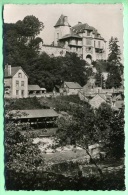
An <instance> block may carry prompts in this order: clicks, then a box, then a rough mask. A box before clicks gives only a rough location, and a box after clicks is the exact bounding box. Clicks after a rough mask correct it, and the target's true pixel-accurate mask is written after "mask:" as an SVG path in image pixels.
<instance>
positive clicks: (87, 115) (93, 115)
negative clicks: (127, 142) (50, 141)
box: [57, 103, 124, 158]
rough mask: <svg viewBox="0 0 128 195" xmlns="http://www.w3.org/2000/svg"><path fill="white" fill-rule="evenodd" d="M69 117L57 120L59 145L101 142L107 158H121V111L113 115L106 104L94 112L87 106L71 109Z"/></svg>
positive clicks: (122, 130) (122, 135)
mask: <svg viewBox="0 0 128 195" xmlns="http://www.w3.org/2000/svg"><path fill="white" fill-rule="evenodd" d="M70 115H71V116H72V117H69V116H67V117H63V118H60V119H59V120H58V132H57V136H58V138H59V139H60V143H63V144H67V143H68V144H69V143H70V144H71V143H74V144H76V143H80V144H82V145H83V144H85V145H88V144H93V143H98V142H100V141H102V142H103V143H104V144H105V147H106V151H107V153H108V155H109V156H111V157H114V158H117V157H118V158H120V157H123V155H124V116H123V111H122V112H120V113H115V111H114V110H112V109H111V107H110V106H109V105H108V104H106V103H102V104H101V106H100V107H99V108H98V109H97V110H96V111H95V112H94V111H93V110H92V109H91V108H90V107H89V105H88V104H87V105H84V106H79V107H76V108H75V109H74V108H72V109H71V110H70ZM117 151H118V152H117Z"/></svg>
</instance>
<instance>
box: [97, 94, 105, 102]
mask: <svg viewBox="0 0 128 195" xmlns="http://www.w3.org/2000/svg"><path fill="white" fill-rule="evenodd" d="M97 95H99V96H100V97H101V98H102V99H104V100H105V101H106V96H105V95H104V94H101V93H99V94H97Z"/></svg>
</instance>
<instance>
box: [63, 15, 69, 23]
mask: <svg viewBox="0 0 128 195" xmlns="http://www.w3.org/2000/svg"><path fill="white" fill-rule="evenodd" d="M64 24H68V17H67V16H64Z"/></svg>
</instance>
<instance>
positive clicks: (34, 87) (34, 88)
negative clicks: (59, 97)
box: [28, 85, 41, 91]
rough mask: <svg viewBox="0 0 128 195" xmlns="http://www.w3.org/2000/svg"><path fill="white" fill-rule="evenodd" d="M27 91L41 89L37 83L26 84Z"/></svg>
mask: <svg viewBox="0 0 128 195" xmlns="http://www.w3.org/2000/svg"><path fill="white" fill-rule="evenodd" d="M28 91H41V88H40V87H39V85H28Z"/></svg>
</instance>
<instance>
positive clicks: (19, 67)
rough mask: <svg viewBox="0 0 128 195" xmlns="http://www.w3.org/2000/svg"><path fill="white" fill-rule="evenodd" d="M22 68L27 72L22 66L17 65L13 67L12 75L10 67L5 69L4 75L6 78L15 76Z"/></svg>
mask: <svg viewBox="0 0 128 195" xmlns="http://www.w3.org/2000/svg"><path fill="white" fill-rule="evenodd" d="M20 69H21V70H22V71H23V72H24V73H25V74H26V72H25V71H24V70H23V69H22V67H21V66H15V67H11V75H8V68H6V69H4V77H5V78H8V77H13V76H14V75H15V74H16V73H17V72H18V71H19V70H20ZM26 75H27V74H26ZM27 76H28V75H27Z"/></svg>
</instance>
